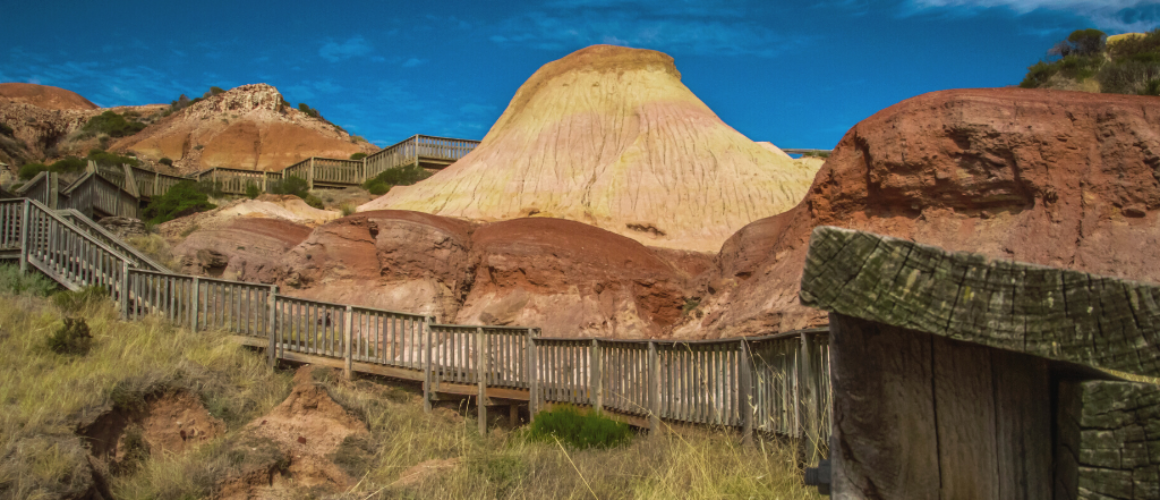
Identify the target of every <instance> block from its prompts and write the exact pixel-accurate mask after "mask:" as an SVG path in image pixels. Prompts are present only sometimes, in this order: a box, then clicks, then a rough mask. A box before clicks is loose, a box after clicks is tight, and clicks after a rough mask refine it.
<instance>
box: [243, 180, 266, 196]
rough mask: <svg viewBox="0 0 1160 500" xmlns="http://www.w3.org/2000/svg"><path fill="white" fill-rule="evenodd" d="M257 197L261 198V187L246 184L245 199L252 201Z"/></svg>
mask: <svg viewBox="0 0 1160 500" xmlns="http://www.w3.org/2000/svg"><path fill="white" fill-rule="evenodd" d="M259 196H262V187H261V186H259V185H257V184H254V183H252V182H251V183H249V184H246V198H249V199H251V200H252V199H254V198H257V197H259Z"/></svg>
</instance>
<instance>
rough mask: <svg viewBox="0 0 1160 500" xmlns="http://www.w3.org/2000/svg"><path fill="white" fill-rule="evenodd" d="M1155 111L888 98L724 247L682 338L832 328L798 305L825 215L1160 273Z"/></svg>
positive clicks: (1026, 96)
mask: <svg viewBox="0 0 1160 500" xmlns="http://www.w3.org/2000/svg"><path fill="white" fill-rule="evenodd" d="M1158 117H1160V100H1158V99H1156V98H1154V97H1143V96H1127V95H1114V94H1088V93H1080V92H1066V91H1051V90H1024V89H972V90H952V91H943V92H935V93H931V94H926V95H922V96H919V97H915V98H913V99H909V100H906V101H903V102H902V103H899V104H897V105H894V106H891V107H889V108H887V109H885V110H883V111H880V112H878V113H877V114H875V115H874V116H871V117H870V118H867V119H866V120H864V121H862V122H861V123H859V124H858V125H856V126H855V127H854V128H853V129H851V130H850V131H849V132H848V133H847V134H846V135H845V137H844V138H843V139H842V141H841V142H840V143H839V144H838V147H837V149H835V151H834V154H833V155H831V156H830V158H829V160H827V162H826V164H825V166H824V167H823V168H822V170H821V171H820V172H819V173H818V176H817V179H816V180H815V182H814V184H813V186H812V187H811V188H810V190H809V194H808V195H806V197H805V199H804V200H803V201H802V203H801V204H799V205H798V206H797V207H795V208H794V209H793V210H792V211H790V212H787V213H784V214H781V215H778V216H775V217H771V218H768V219H763V220H760V221H757V222H754V223H753V224H750V225H748V226H746V227H745V228H744V229H742V230H741V231H739V232H738V233H737V234H736V235H734V236H733V237H732V238H730V239H729V241H728V242H726V244H725V245H724V246H723V247H722V249H721V252H720V254H719V255H718V256H717V259H716V262H715V266H714V267H713V269H712V270H711V271H709V272H707V273H706V274H705V275H704V276H703V278H702V280H703V281H702V285H701V288H700V290H699V294H701V296H702V300H701V305H700V307H698V308H697V309H695V310H694V311H691V314H689V315H688V316H687V318H688V319H687V320H686V321H685V322H684V323H683V324H682V325H679V326H678V327H676V328H675V330H674V332H675V335H677V336H681V337H711V338H716V337H731V336H738V335H754V334H762V333H770V332H777V331H785V330H790V329H794V328H801V327H804V326H810V325H814V324H822V323H824V322H825V321H826V318H825V316H824V315H822V314H820V313H819V312H818V311H816V310H812V309H809V308H805V307H803V306H801V305H799V303H798V290H799V282H800V280H801V273H802V265H803V263H804V262H805V255H806V250H807V247H808V245H809V237H810V231H811V230H812V229H813V228H814V227H816V226H818V225H833V226H840V227H846V228H850V229H858V230H865V231H871V232H875V233H879V234H885V235H890V236H895V237H900V238H908V239H912V240H914V241H917V242H919V243H925V244H930V245H937V246H940V247H943V248H947V249H949V250H952V251H969V252H978V253H983V254H986V255H987V256H989V257H992V258H996V259H1010V260H1016V261H1022V262H1031V263H1036V264H1042V265H1048V266H1054V267H1062V268H1068V269H1076V270H1080V271H1086V272H1091V273H1096V274H1103V275H1109V276H1116V277H1121V278H1128V279H1133V280H1141V281H1151V282H1160V266H1157V263H1158V262H1160V219H1158V217H1160V214H1158V213H1157V209H1160V120H1158V119H1157V118H1158Z"/></svg>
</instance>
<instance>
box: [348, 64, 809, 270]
mask: <svg viewBox="0 0 1160 500" xmlns="http://www.w3.org/2000/svg"><path fill="white" fill-rule="evenodd" d="M680 77H681V75H680V73H679V72H678V71H677V69H676V67H675V66H674V65H673V59H672V58H671V57H669V56H667V55H665V54H662V53H660V52H654V51H651V50H637V49H629V48H624V47H615V46H608V45H598V46H593V47H589V48H586V49H583V50H580V51H577V52H575V53H573V54H570V55H568V56H567V57H564V58H563V59H560V60H558V61H554V62H551V63H548V64H546V65H544V66H543V67H542V68H540V69H539V70H538V71H536V73H535V74H533V75H532V77H531V78H530V79H528V81H527V82H526V83H524V85H523V86H522V87H520V89H519V90H518V91H517V92H516V95H515V97H514V98H513V99H512V101H511V104H509V105H508V108H507V110H505V111H504V113H503V115H502V116H501V117H500V118H499V121H497V122H496V123H495V125H493V126H492V128H491V130H490V131H489V132H488V133H487V136H486V137H484V139H483V142H482V144H480V145H479V147H477V148H476V149H475V150H474V151H472V152H471V153H470V154H469V155H467V156H466V157H465V158H463V159H461V160H460V161H458V162H456V163H455V164H453V165H451V166H450V167H448V168H446V169H444V170H442V171H440V172H438V173H436V174H435V175H434V176H433V177H431V178H430V179H427V180H425V181H423V182H422V183H420V184H418V185H415V186H411V187H396V188H394V189H392V190H391V191H390V192H389V193H387V194H386V195H385V196H383V197H382V198H379V199H377V200H374V201H372V202H370V203H367V204H366V205H363V206H361V207H359V210H360V211H362V210H376V209H383V208H389V209H399V210H415V211H420V212H426V213H431V214H438V215H442V216H448V217H457V218H462V219H467V220H473V221H498V220H509V219H515V218H520V217H527V216H535V217H554V218H561V219H569V220H574V221H579V222H583V223H586V224H590V225H593V226H597V227H600V228H603V229H607V230H608V231H611V232H613V233H616V234H620V235H624V236H627V237H629V238H632V239H635V240H637V241H640V242H642V243H644V244H647V245H650V246H657V247H667V248H679V249H687V250H698V251H706V252H716V251H717V250H718V249H719V248H720V245H721V243H722V242H723V241H725V239H726V238H728V237H729V236H730V235H732V234H733V233H734V232H736V231H737V230H738V229H740V228H741V227H742V226H744V225H745V224H747V223H749V222H752V221H754V220H757V219H760V218H762V217H768V216H771V215H774V214H778V213H781V212H783V211H785V210H788V209H790V208H792V207H793V206H794V205H795V204H796V203H797V202H798V201H799V200H800V199H801V197H802V196H803V195H804V194H805V191H806V189H807V188H808V186H809V184H810V182H811V181H812V180H813V177H814V174H815V173H816V172H815V170H814V169H812V168H811V167H810V166H809V165H807V164H795V163H794V162H793V161H792V160H791V159H790V158H788V157H787V156H786V155H784V154H778V152H775V151H773V150H770V149H766V148H764V147H762V146H761V145H758V144H757V143H754V142H753V141H751V140H749V139H748V138H746V137H745V136H743V135H741V134H740V133H738V132H737V131H736V130H733V129H732V128H730V127H729V126H728V125H726V124H725V123H724V122H722V121H721V119H720V118H718V117H717V115H715V114H714V113H713V112H712V111H711V110H710V109H709V108H708V107H707V106H705V104H704V103H702V102H701V101H700V100H699V99H697V97H696V96H695V95H693V93H692V92H691V91H689V89H688V88H687V87H685V86H684V85H683V84H682V83H681V78H680ZM775 149H776V148H775Z"/></svg>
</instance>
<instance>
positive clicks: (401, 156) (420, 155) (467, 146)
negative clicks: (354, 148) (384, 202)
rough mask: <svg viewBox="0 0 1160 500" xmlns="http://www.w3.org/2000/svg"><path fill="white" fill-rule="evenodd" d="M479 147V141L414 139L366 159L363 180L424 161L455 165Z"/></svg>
mask: <svg viewBox="0 0 1160 500" xmlns="http://www.w3.org/2000/svg"><path fill="white" fill-rule="evenodd" d="M476 146H479V141H471V140H467V139H450V138H447V137H434V136H429V135H414V136H411V137H409V138H407V139H406V140H404V141H402V142H400V143H398V144H394V145H392V146H388V147H386V148H383V149H382V150H381V151H378V152H376V153H374V154H372V155H370V156H367V157H366V158H365V162H366V164H365V166H364V171H365V177H364V179H363V180H364V181H365V180H366V179H372V178H374V177H375V176H376V175H379V174H380V173H382V172H383V171H385V170H388V169H392V168H395V167H400V166H404V165H412V164H420V163H421V162H422V160H424V159H427V160H439V161H442V162H454V161H456V160H459V159H460V158H463V157H464V156H467V153H470V152H471V151H472V150H473V149H475V148H476Z"/></svg>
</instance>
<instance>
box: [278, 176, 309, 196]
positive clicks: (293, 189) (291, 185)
mask: <svg viewBox="0 0 1160 500" xmlns="http://www.w3.org/2000/svg"><path fill="white" fill-rule="evenodd" d="M309 188H310V184H309V183H308V182H306V179H303V178H301V177H298V176H296V175H291V176H290V177H287V178H285V179H282V180H281V181H277V182H274V183H272V184H270V185H269V188H268V189H269V190H270V193H271V194H292V195H294V196H297V197H299V198H302V199H306V197H307V196H309V193H308V192H307V191H309Z"/></svg>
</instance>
